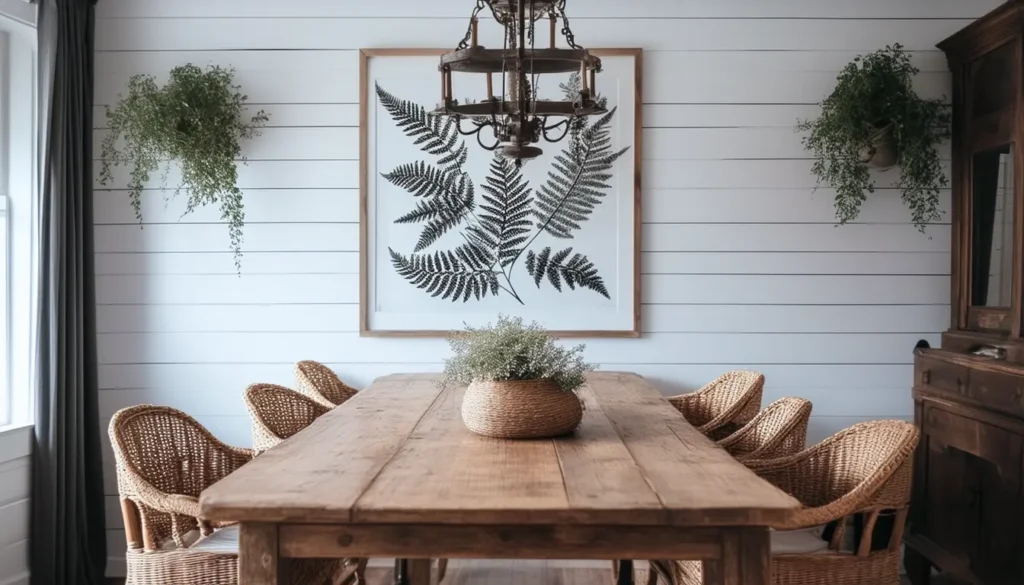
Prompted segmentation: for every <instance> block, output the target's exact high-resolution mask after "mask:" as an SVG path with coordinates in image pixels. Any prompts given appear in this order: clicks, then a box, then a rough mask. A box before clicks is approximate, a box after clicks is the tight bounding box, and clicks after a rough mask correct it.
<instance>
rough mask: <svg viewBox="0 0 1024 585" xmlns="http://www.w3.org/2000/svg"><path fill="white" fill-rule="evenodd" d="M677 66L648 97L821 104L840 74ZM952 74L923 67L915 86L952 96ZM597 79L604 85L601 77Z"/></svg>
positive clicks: (649, 87)
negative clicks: (699, 68) (690, 69)
mask: <svg viewBox="0 0 1024 585" xmlns="http://www.w3.org/2000/svg"><path fill="white" fill-rule="evenodd" d="M672 71H676V72H678V73H679V75H666V76H652V77H651V78H650V79H646V78H645V81H644V100H645V101H648V102H655V103H671V104H702V103H724V104H732V103H736V104H815V103H818V102H820V101H821V100H822V99H824V98H825V97H827V96H828V95H829V94H830V93H832V90H833V89H834V88H835V85H836V75H837V73H835V72H828V71H825V72H822V71H771V70H759V69H749V70H747V69H739V70H736V69H721V70H707V71H705V70H692V71H688V70H686V69H682V70H680V69H672ZM950 79H951V78H950V75H949V73H946V72H924V73H920V74H918V75H917V77H915V78H914V89H915V91H916V92H917V93H918V95H920V96H921V97H923V98H929V99H943V98H948V96H949V94H950V83H951V81H950ZM597 83H598V90H599V91H600V87H601V85H600V83H601V82H600V78H598V82H597Z"/></svg>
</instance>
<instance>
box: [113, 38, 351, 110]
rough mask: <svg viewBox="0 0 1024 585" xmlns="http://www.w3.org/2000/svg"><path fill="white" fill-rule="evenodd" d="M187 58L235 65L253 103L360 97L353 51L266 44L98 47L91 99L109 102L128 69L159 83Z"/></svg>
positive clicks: (346, 100)
mask: <svg viewBox="0 0 1024 585" xmlns="http://www.w3.org/2000/svg"><path fill="white" fill-rule="evenodd" d="M135 22H140V23H141V22H146V21H124V23H125V25H126V26H128V27H132V26H133V23H135ZM158 26H159V25H158ZM182 48H184V47H182ZM244 48H245V49H251V48H253V47H252V46H248V47H244ZM186 63H192V64H194V65H198V66H200V67H206V66H208V65H220V66H221V67H232V68H234V70H235V77H234V81H235V83H236V84H237V85H239V86H241V87H242V88H243V90H244V92H245V95H247V96H248V97H249V101H250V102H252V103H265V104H279V103H285V104H287V103H303V104H334V103H351V104H356V103H359V84H357V83H353V82H352V80H353V79H358V78H359V77H358V75H359V60H358V58H357V53H356V52H355V51H303V52H296V51H268V50H259V51H237V52H219V51H173V52H166V53H162V52H155V53H154V52H142V53H139V52H113V53H104V52H98V53H97V54H96V82H95V90H94V92H93V97H94V101H95V103H96V104H97V105H100V106H104V105H113V104H115V103H116V102H117V100H118V96H119V95H122V94H123V93H124V91H125V86H126V84H127V83H128V79H129V78H130V77H131V76H132V75H136V74H140V73H141V74H148V75H153V76H154V77H155V78H156V80H157V82H158V83H164V82H166V81H167V78H168V76H169V75H170V70H171V69H173V68H174V67H177V66H179V65H184V64H186ZM102 120H103V118H97V119H96V121H102Z"/></svg>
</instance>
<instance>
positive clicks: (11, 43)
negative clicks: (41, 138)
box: [0, 12, 38, 426]
mask: <svg viewBox="0 0 1024 585" xmlns="http://www.w3.org/2000/svg"><path fill="white" fill-rule="evenodd" d="M23 20H24V19H22V20H15V19H12V18H10V17H9V16H8V15H6V14H4V13H2V12H0V331H2V332H3V335H0V426H4V425H10V424H15V425H20V424H26V423H30V422H32V404H33V400H32V381H31V359H32V355H33V350H32V348H33V344H32V340H31V337H32V326H33V319H34V317H33V315H34V312H33V311H32V305H33V294H34V286H33V282H34V279H33V274H32V249H33V224H34V221H33V217H34V214H35V209H34V205H35V190H36V182H37V168H38V167H37V160H38V154H37V144H38V140H37V117H36V115H35V110H36V75H35V71H36V59H35V52H36V37H35V28H33V27H32V26H31V24H30V23H29V24H27V23H25V22H23Z"/></svg>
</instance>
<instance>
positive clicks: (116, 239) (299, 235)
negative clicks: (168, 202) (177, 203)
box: [94, 223, 359, 263]
mask: <svg viewBox="0 0 1024 585" xmlns="http://www.w3.org/2000/svg"><path fill="white" fill-rule="evenodd" d="M94 233H95V238H96V248H95V249H96V252H98V253H104V252H157V251H159V252H221V251H223V250H224V249H225V247H226V246H227V245H228V230H227V226H226V225H223V224H195V223H188V224H157V225H146V226H141V227H140V226H139V225H98V226H96V227H95V228H94ZM243 236H244V238H245V240H244V242H243V243H242V251H243V252H248V251H253V252H282V251H355V250H358V249H359V248H358V246H359V225H358V224H354V223H318V224H295V223H257V224H252V225H246V226H245V231H244V233H243ZM242 262H243V263H244V262H245V260H244V258H243V260H242Z"/></svg>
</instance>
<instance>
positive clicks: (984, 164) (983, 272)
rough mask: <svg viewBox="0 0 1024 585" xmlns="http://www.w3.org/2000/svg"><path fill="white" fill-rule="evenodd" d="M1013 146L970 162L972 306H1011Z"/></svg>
mask: <svg viewBox="0 0 1024 585" xmlns="http://www.w3.org/2000/svg"><path fill="white" fill-rule="evenodd" d="M1013 150H1014V149H1013V145H1005V146H1001V147H997V148H992V149H989V150H983V151H980V152H977V153H975V154H974V156H973V158H972V161H971V178H972V179H971V180H972V189H971V206H972V209H971V217H972V222H971V223H972V225H971V240H972V241H971V256H972V257H971V305H973V306H976V307H979V306H980V307H1009V306H1010V305H1011V304H1012V299H1011V298H1010V295H1011V292H1012V290H1013V217H1014V211H1013V202H1014V197H1013V189H1014V187H1013V185H1014V183H1013Z"/></svg>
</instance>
